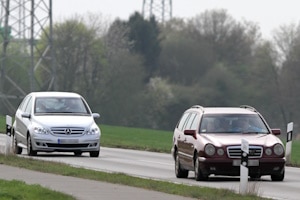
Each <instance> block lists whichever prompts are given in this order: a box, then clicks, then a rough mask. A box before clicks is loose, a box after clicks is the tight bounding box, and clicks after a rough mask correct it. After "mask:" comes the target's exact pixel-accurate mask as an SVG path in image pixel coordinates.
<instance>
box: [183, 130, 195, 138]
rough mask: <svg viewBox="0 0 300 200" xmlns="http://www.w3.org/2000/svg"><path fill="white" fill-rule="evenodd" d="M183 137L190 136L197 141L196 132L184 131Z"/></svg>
mask: <svg viewBox="0 0 300 200" xmlns="http://www.w3.org/2000/svg"><path fill="white" fill-rule="evenodd" d="M184 135H190V136H193V138H195V139H197V132H196V130H184Z"/></svg>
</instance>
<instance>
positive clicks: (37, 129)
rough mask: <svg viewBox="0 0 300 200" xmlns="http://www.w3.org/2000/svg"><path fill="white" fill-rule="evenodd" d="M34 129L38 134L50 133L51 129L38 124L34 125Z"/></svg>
mask: <svg viewBox="0 0 300 200" xmlns="http://www.w3.org/2000/svg"><path fill="white" fill-rule="evenodd" d="M33 131H34V133H36V134H49V133H50V131H49V130H48V129H45V128H43V127H38V126H36V127H34V128H33Z"/></svg>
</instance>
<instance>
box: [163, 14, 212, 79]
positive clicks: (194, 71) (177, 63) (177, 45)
mask: <svg viewBox="0 0 300 200" xmlns="http://www.w3.org/2000/svg"><path fill="white" fill-rule="evenodd" d="M190 29H191V27H190V26H188V25H186V24H183V23H180V22H179V21H177V20H173V21H170V22H169V23H167V25H166V26H165V27H164V28H162V38H163V40H162V42H161V46H162V52H161V55H160V60H159V69H158V74H160V76H162V77H165V78H167V79H169V80H170V81H171V82H173V83H177V84H183V85H192V84H195V83H196V82H199V80H200V79H201V77H202V76H203V74H205V73H206V71H207V69H209V67H210V66H211V65H213V59H212V55H213V52H212V48H211V46H210V44H209V43H207V41H205V40H204V38H201V37H200V38H197V36H195V35H194V34H193V33H191V32H190V31H189V30H190Z"/></svg>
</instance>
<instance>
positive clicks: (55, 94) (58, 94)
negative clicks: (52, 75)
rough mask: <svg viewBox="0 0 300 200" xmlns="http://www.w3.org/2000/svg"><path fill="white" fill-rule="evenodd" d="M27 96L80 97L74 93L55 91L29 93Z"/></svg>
mask: <svg viewBox="0 0 300 200" xmlns="http://www.w3.org/2000/svg"><path fill="white" fill-rule="evenodd" d="M29 95H31V96H34V97H81V95H79V94H77V93H74V92H56V91H47V92H31V93H30V94H29Z"/></svg>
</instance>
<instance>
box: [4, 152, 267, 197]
mask: <svg viewBox="0 0 300 200" xmlns="http://www.w3.org/2000/svg"><path fill="white" fill-rule="evenodd" d="M0 164H5V165H10V166H15V167H21V168H26V169H29V170H34V171H40V172H46V173H53V174H59V175H64V176H72V177H79V178H84V179H90V180H96V181H103V182H109V183H114V184H123V185H128V186H133V187H138V188H144V189H149V190H154V191H159V192H164V193H168V194H174V195H180V196H184V197H191V198H196V199H202V200H213V199H224V200H227V199H228V200H248V199H249V200H252V199H265V198H261V197H258V196H256V194H248V195H240V194H237V193H235V192H233V191H230V190H227V189H214V188H208V187H199V186H189V185H184V184H175V183H170V182H166V181H157V180H151V179H143V178H138V177H132V176H128V175H126V174H122V173H106V172H100V171H94V170H88V169H84V168H75V167H72V166H69V165H66V164H62V163H56V162H48V161H41V160H35V159H28V158H22V157H18V156H15V155H11V156H4V155H0ZM53 199H54V198H53Z"/></svg>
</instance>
